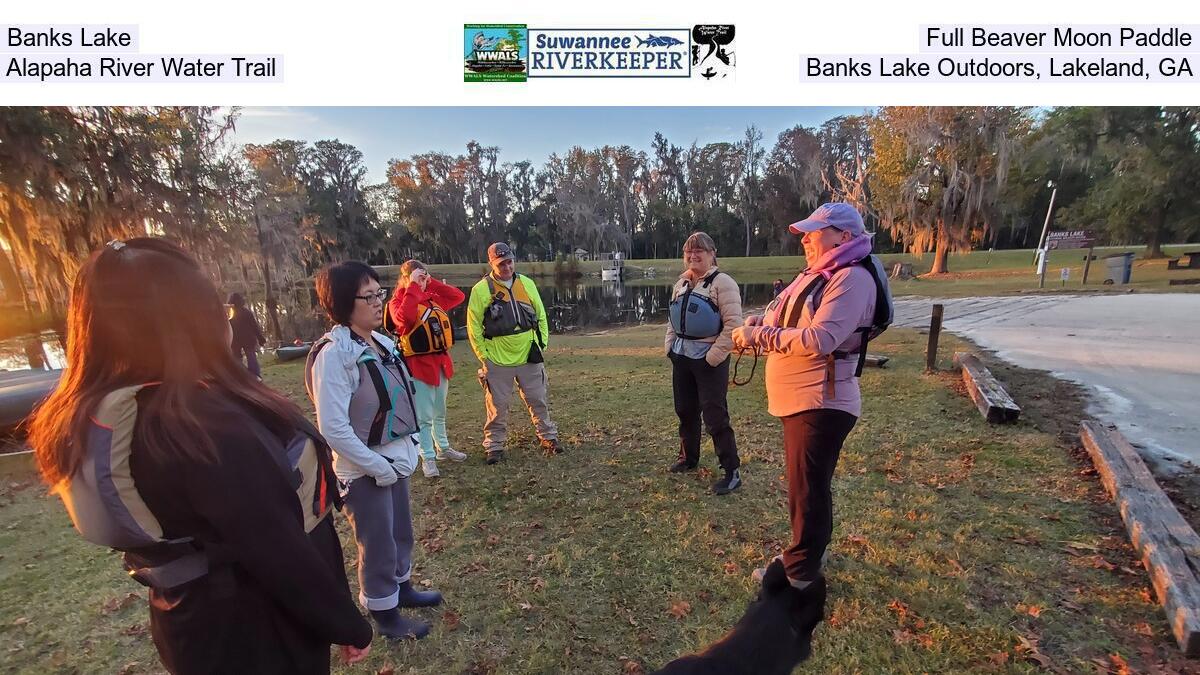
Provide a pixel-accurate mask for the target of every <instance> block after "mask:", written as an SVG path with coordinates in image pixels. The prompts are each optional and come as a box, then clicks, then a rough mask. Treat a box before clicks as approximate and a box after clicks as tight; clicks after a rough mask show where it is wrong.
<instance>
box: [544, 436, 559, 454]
mask: <svg viewBox="0 0 1200 675" xmlns="http://www.w3.org/2000/svg"><path fill="white" fill-rule="evenodd" d="M562 451H563V449H562V446H561V445H559V444H558V439H557V438H550V439H544V440H543V441H542V454H543V455H545V456H547V457H552V456H554V455H557V454H559V453H561V452H562Z"/></svg>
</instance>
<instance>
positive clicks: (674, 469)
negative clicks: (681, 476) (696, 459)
mask: <svg viewBox="0 0 1200 675" xmlns="http://www.w3.org/2000/svg"><path fill="white" fill-rule="evenodd" d="M695 468H696V465H695V464H692V463H690V462H688V461H687V460H686V459H679V460H677V461H676V462H675V463H674V464H672V465H671V468H669V469H667V471H670V472H671V473H683V472H685V471H692V470H694V469H695Z"/></svg>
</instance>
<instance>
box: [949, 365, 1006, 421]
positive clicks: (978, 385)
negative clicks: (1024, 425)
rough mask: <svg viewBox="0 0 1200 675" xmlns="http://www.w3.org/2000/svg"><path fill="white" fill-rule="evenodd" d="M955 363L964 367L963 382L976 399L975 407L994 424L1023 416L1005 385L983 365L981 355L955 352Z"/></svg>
mask: <svg viewBox="0 0 1200 675" xmlns="http://www.w3.org/2000/svg"><path fill="white" fill-rule="evenodd" d="M954 365H956V366H958V367H960V368H962V377H963V382H965V383H966V385H967V393H969V394H970V395H971V400H972V401H975V407H977V408H979V413H980V414H981V415H983V417H984V419H986V420H987V421H989V422H991V423H992V424H1005V423H1008V422H1015V421H1017V418H1018V417H1020V416H1021V408H1020V407H1019V406H1018V405H1017V404H1016V402H1015V401H1013V399H1012V397H1011V396H1009V395H1008V392H1007V391H1005V390H1004V386H1003V385H1002V384H1000V382H999V380H997V379H996V378H995V377H994V376H992V372H991V371H990V370H988V369H987V367H986V366H984V365H983V362H982V361H980V360H979V357H977V356H975V355H974V354H967V353H965V352H955V353H954Z"/></svg>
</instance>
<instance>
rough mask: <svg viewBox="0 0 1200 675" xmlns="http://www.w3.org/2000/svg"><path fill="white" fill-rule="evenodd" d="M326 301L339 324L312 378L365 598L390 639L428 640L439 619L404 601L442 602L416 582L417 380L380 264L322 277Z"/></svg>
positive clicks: (340, 267) (328, 271)
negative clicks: (391, 315) (383, 327)
mask: <svg viewBox="0 0 1200 675" xmlns="http://www.w3.org/2000/svg"><path fill="white" fill-rule="evenodd" d="M316 286H317V297H318V299H319V300H320V302H321V307H323V308H324V309H325V312H326V314H328V316H329V319H330V320H331V321H332V322H333V323H334V324H335V325H334V327H333V329H332V330H330V331H329V332H328V333H326V334H325V336H324V337H322V338H321V339H320V340H318V341H317V342H316V343H315V344H314V345H313V349H312V352H310V354H309V357H308V364H307V367H306V374H305V384H306V385H307V387H308V391H309V394H310V395H311V396H312V398H313V402H314V403H315V404H316V408H317V425H318V427H319V428H320V430H321V434H322V435H323V436H324V437H325V439H326V441H328V443H329V446H330V447H331V448H333V452H334V455H335V457H334V471H335V472H336V473H337V477H338V480H339V481H340V482H341V483H342V484H343V485H345V486H346V497H345V500H346V511H347V513H348V515H349V518H350V524H351V526H352V527H353V528H354V539H355V541H356V542H357V544H358V582H359V589H360V590H359V602H360V603H362V605H363V606H364V607H366V608H367V610H368V611H369V612H370V614H371V618H372V619H374V620H375V624H376V626H378V628H379V632H380V634H381V635H383V636H385V637H393V638H401V637H415V638H422V637H424V636H425V635H427V634H428V633H429V624H428V623H427V622H425V621H422V620H420V619H413V618H409V617H406V616H404V615H402V614H400V611H399V609H398V608H400V607H430V606H433V605H437V604H439V603H441V601H442V596H441V594H440V593H438V592H436V591H428V592H422V591H417V590H416V589H414V588H413V585H412V581H411V576H412V551H413V527H412V512H411V508H410V505H409V493H408V483H409V477H410V476H412V473H413V470H414V469H416V466H417V448H418V441H417V438H416V433H417V421H416V410H415V407H414V405H413V397H412V394H413V385H412V378H411V375H410V374H409V372H408V368H407V367H406V366H405V364H404V361H403V359H402V358H401V357H400V355H399V354H398V353H397V352H396V345H395V344H394V343H393V342H392V341H391V340H390V339H388V338H387V337H386V336H384V335H383V334H381V333H379V332H377V331H376V330H375V329H376V328H378V327H379V326H380V324H381V323H382V322H383V312H384V305H385V303H386V300H387V295H388V294H387V291H386V290H385V289H383V288H380V286H379V275H377V274H376V273H375V270H374V269H372V268H371V266H370V265H367V264H365V263H361V262H355V261H350V262H343V263H338V264H334V265H329V266H326V267H325V268H323V269H322V270H321V271H320V272H319V273H318V274H317V280H316Z"/></svg>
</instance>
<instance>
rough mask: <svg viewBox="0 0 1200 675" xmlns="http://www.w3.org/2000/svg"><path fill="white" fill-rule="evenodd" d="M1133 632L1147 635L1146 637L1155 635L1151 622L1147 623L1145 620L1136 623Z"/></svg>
mask: <svg viewBox="0 0 1200 675" xmlns="http://www.w3.org/2000/svg"><path fill="white" fill-rule="evenodd" d="M1133 632H1135V633H1137V634H1138V635H1145V636H1146V637H1154V629H1153V628H1151V627H1150V624H1148V623H1146V622H1145V621H1139V622H1138V623H1136V624H1134V625H1133Z"/></svg>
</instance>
